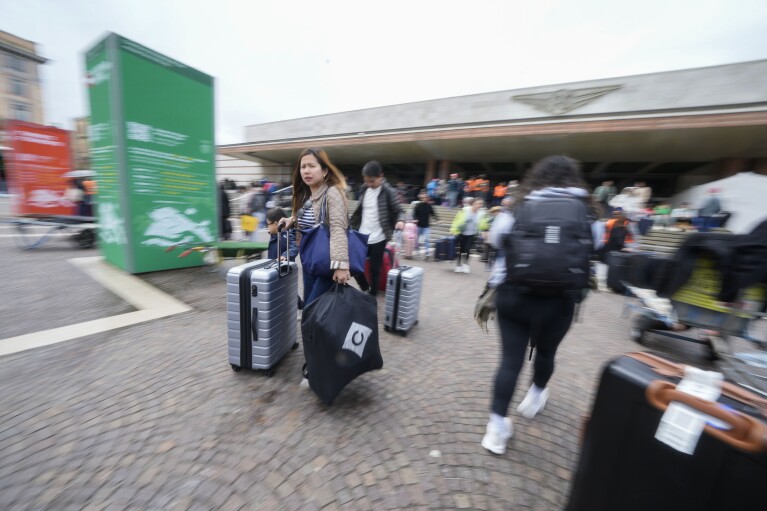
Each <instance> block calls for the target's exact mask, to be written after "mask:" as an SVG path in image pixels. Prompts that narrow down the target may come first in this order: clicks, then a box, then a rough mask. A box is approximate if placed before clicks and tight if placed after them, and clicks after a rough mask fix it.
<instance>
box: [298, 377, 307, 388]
mask: <svg viewBox="0 0 767 511" xmlns="http://www.w3.org/2000/svg"><path fill="white" fill-rule="evenodd" d="M298 386H299V387H301V388H302V389H308V388H309V380H307V379H306V378H303V379H301V383H299V384H298Z"/></svg>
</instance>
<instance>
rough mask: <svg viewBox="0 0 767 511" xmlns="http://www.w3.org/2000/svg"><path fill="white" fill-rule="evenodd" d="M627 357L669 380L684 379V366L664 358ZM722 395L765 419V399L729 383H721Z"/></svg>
mask: <svg viewBox="0 0 767 511" xmlns="http://www.w3.org/2000/svg"><path fill="white" fill-rule="evenodd" d="M628 356H629V357H631V358H633V359H634V360H637V361H639V362H642V363H643V364H646V365H648V366H650V367H651V368H652V370H653V371H655V372H656V373H658V374H660V375H661V376H667V377H669V378H684V365H683V364H677V363H675V362H671V361H670V360H666V359H665V358H662V357H659V356H657V355H653V354H652V353H647V352H635V353H629V354H628ZM722 394H724V395H725V396H727V397H729V398H732V399H734V400H736V401H740V402H741V403H744V404H747V405H749V406H752V407H754V408H756V409H757V410H758V411H759V413H761V414H762V416H763V417H766V418H767V399H765V398H763V397H760V396H758V395H756V394H754V393H753V392H749V391H748V390H746V389H744V388H741V387H738V386H737V385H734V384H732V383H730V382H723V383H722Z"/></svg>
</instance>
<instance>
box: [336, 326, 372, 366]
mask: <svg viewBox="0 0 767 511" xmlns="http://www.w3.org/2000/svg"><path fill="white" fill-rule="evenodd" d="M372 333H373V330H372V329H370V328H368V327H366V326H365V325H360V324H359V323H352V326H350V327H349V331H348V332H346V339H345V340H344V345H343V346H342V347H341V348H342V349H345V350H349V351H353V352H354V353H356V354H357V356H358V357H360V358H362V354H363V353H364V352H365V345H366V344H367V342H368V339H369V338H370V334H372Z"/></svg>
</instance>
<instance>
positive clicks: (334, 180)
mask: <svg viewBox="0 0 767 511" xmlns="http://www.w3.org/2000/svg"><path fill="white" fill-rule="evenodd" d="M307 154H311V155H313V156H314V157H315V158H317V161H318V162H320V167H321V168H322V170H324V171H327V177H326V179H325V182H326V183H327V184H328V186H337V187H338V188H339V189H340V190H341V192H342V195H344V196H345V194H344V193H343V192H345V191H346V178H345V177H344V175H343V174H342V173H341V171H340V170H338V168H337V167H336V166H335V165H333V164H332V163H331V162H330V158H329V157H328V153H326V152H325V150H324V149H320V148H317V147H310V148H308V149H304V150H303V151H301V154H300V155H299V156H298V161H297V162H296V167H295V169H294V170H293V214H294V215H295V214H297V213H298V210H299V209H301V208H302V207H304V203H305V202H306V201H307V200H308V199H309V197H311V196H312V191H311V189H310V188H309V185H307V184H306V183H304V180H303V179H301V159H302V158H303V157H304V156H306V155H307Z"/></svg>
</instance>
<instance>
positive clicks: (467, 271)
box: [463, 264, 471, 273]
mask: <svg viewBox="0 0 767 511" xmlns="http://www.w3.org/2000/svg"><path fill="white" fill-rule="evenodd" d="M463 272H464V273H471V268H469V265H468V264H464V265H463Z"/></svg>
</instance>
